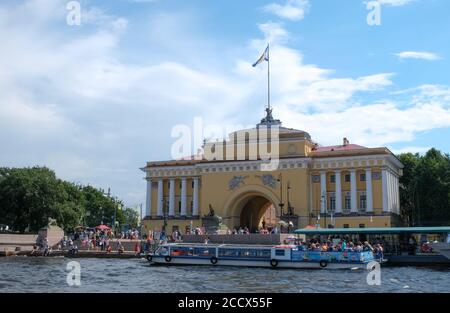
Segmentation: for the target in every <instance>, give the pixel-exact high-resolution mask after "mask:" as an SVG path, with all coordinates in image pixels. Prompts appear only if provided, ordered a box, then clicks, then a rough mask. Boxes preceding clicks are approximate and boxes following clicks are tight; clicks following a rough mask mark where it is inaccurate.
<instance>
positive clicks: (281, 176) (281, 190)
mask: <svg viewBox="0 0 450 313" xmlns="http://www.w3.org/2000/svg"><path fill="white" fill-rule="evenodd" d="M277 181H278V182H279V183H280V203H279V206H280V210H281V216H283V215H284V212H283V207H284V203H283V175H281V173H280V175H279V176H278V179H277Z"/></svg>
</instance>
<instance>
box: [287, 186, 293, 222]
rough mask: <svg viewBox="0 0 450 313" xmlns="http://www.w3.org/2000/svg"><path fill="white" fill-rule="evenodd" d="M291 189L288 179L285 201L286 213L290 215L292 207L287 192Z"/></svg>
mask: <svg viewBox="0 0 450 313" xmlns="http://www.w3.org/2000/svg"><path fill="white" fill-rule="evenodd" d="M290 191H291V183H290V182H289V181H288V182H287V203H288V215H289V216H291V215H292V207H291V202H290V201H289V193H290Z"/></svg>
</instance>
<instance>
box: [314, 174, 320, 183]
mask: <svg viewBox="0 0 450 313" xmlns="http://www.w3.org/2000/svg"><path fill="white" fill-rule="evenodd" d="M312 181H313V183H320V175H313V176H312Z"/></svg>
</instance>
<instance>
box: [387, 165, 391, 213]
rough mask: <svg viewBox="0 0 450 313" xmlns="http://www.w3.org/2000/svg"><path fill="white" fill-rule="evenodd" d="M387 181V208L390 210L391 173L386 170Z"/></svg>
mask: <svg viewBox="0 0 450 313" xmlns="http://www.w3.org/2000/svg"><path fill="white" fill-rule="evenodd" d="M387 182H388V210H389V212H392V174H391V172H389V171H388V172H387Z"/></svg>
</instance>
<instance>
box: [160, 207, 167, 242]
mask: <svg viewBox="0 0 450 313" xmlns="http://www.w3.org/2000/svg"><path fill="white" fill-rule="evenodd" d="M161 201H164V200H162V199H161ZM163 204H164V203H163ZM163 210H164V212H163V217H164V223H163V227H162V231H163V233H164V235H166V227H167V214H168V212H167V208H166V206H165V205H163Z"/></svg>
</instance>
